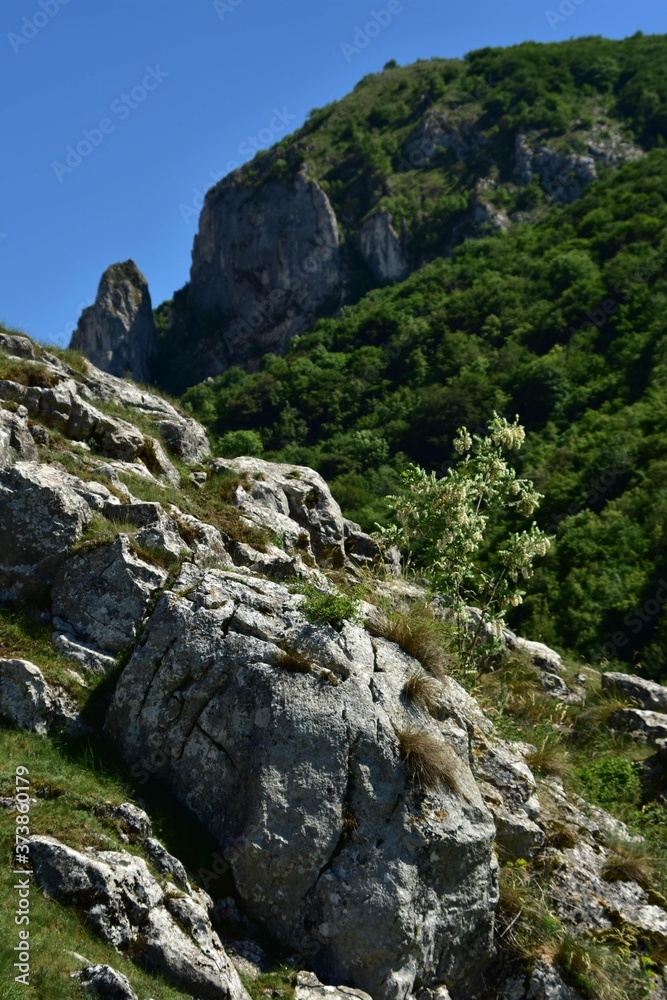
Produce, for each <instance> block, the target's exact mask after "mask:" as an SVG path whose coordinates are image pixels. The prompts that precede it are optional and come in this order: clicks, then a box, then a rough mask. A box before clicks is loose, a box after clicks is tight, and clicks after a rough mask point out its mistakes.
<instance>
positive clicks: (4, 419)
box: [0, 406, 37, 469]
mask: <svg viewBox="0 0 667 1000" xmlns="http://www.w3.org/2000/svg"><path fill="white" fill-rule="evenodd" d="M27 416H28V411H27V410H26V408H25V406H19V407H17V409H16V412H10V411H8V410H4V409H0V469H6V468H7V466H8V465H14V463H15V462H21V461H23V462H34V461H35V459H36V458H37V446H36V444H35V439H34V438H33V436H32V434H31V433H30V428H29V427H28V421H27Z"/></svg>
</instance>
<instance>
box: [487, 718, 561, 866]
mask: <svg viewBox="0 0 667 1000" xmlns="http://www.w3.org/2000/svg"><path fill="white" fill-rule="evenodd" d="M473 745H474V755H473V758H472V759H473V771H474V774H475V777H476V778H477V783H478V785H479V788H480V790H481V792H482V796H483V798H484V801H485V802H486V805H487V806H488V808H489V809H490V810H491V812H492V813H493V818H494V820H495V822H496V840H497V841H498V844H499V845H500V846H501V847H502V848H503V850H504V851H505V852H506V853H507V854H508V855H510V856H511V857H514V858H530V857H532V856H533V855H534V854H536V853H537V851H538V850H539V849H540V848H541V847H542V845H543V844H544V839H545V838H544V832H543V831H542V829H541V828H540V826H538V824H537V823H536V822H535V821H536V819H537V818H538V816H539V812H540V806H539V802H538V800H537V797H536V795H535V792H536V782H535V778H534V776H533V773H532V771H531V770H530V768H529V767H528V765H527V764H526V762H525V760H524V759H523V756H522V754H521V752H520V750H521V746H520V745H515V746H512V744H509V743H506V742H505V741H504V740H499V739H498V738H497V737H495V736H494V735H487V736H484V735H482V734H481V733H476V734H475V735H474V736H473ZM530 749H533V748H530Z"/></svg>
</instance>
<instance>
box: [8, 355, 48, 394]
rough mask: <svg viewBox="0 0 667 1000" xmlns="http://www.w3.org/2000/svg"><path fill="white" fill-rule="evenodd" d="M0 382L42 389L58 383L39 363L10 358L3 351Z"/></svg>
mask: <svg viewBox="0 0 667 1000" xmlns="http://www.w3.org/2000/svg"><path fill="white" fill-rule="evenodd" d="M0 380H4V381H8V382H17V383H18V384H19V385H25V386H29V387H38V388H43V389H50V388H53V386H54V385H57V384H58V382H59V381H60V379H59V378H58V376H57V375H56V374H54V373H53V372H52V371H49V369H48V368H46V367H45V366H44V365H43V364H41V363H40V362H39V361H29V360H24V359H22V358H14V357H10V356H9V355H8V354H7V353H6V352H5V351H0Z"/></svg>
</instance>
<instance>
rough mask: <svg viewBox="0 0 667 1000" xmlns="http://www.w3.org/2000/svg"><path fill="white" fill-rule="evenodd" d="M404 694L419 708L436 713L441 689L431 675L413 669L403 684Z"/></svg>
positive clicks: (432, 713) (431, 713)
mask: <svg viewBox="0 0 667 1000" xmlns="http://www.w3.org/2000/svg"><path fill="white" fill-rule="evenodd" d="M403 695H404V697H405V698H406V699H407V701H409V702H410V704H412V705H415V706H416V707H417V708H421V709H422V710H423V711H424V712H428V713H429V714H430V715H435V714H436V713H437V710H438V704H439V701H440V695H441V689H440V685H439V684H438V682H437V681H436V680H435V679H434V678H433V677H429V675H428V674H426V673H424V672H423V671H421V670H411V671H410V672H409V674H408V677H407V680H406V682H405V684H404V685H403Z"/></svg>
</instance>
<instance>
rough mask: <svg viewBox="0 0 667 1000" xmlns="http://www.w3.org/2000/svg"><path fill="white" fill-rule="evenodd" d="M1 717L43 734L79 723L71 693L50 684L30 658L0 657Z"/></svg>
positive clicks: (20, 726) (74, 726)
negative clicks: (2, 658) (7, 658)
mask: <svg viewBox="0 0 667 1000" xmlns="http://www.w3.org/2000/svg"><path fill="white" fill-rule="evenodd" d="M0 717H2V718H4V719H6V720H8V721H9V722H12V723H13V724H14V725H15V726H19V728H21V729H29V730H31V732H33V733H40V734H42V735H44V734H45V733H48V732H50V731H51V730H52V729H62V728H64V727H69V728H70V729H74V728H77V727H79V725H80V720H79V713H78V710H77V707H76V705H75V704H74V702H73V701H72V699H71V698H70V697H69V695H67V694H66V692H65V691H63V690H61V689H59V688H56V687H54V686H53V685H51V684H47V682H46V680H45V679H44V674H43V673H42V671H41V670H40V669H39V667H36V666H35V664H34V663H30V662H29V661H28V660H0Z"/></svg>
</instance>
